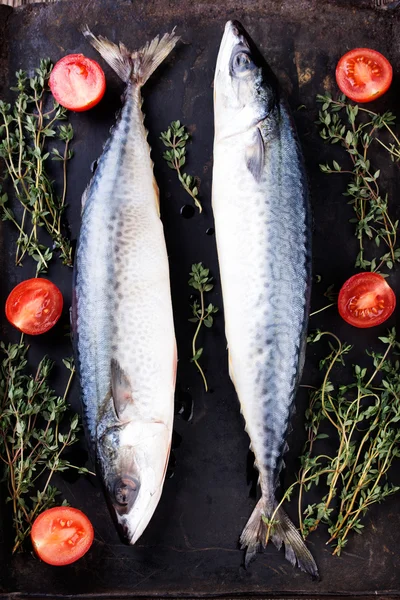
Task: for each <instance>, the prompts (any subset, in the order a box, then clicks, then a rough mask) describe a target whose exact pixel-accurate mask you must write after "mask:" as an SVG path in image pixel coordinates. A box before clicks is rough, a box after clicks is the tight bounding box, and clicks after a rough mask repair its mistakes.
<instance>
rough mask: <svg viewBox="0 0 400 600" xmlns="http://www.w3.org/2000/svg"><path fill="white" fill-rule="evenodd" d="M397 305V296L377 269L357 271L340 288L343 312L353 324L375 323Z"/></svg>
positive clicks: (341, 312) (342, 314)
mask: <svg viewBox="0 0 400 600" xmlns="http://www.w3.org/2000/svg"><path fill="white" fill-rule="evenodd" d="M395 307H396V296H395V294H394V292H393V290H392V288H391V287H390V286H389V284H388V283H387V282H386V279H384V278H383V277H382V275H379V274H378V273H357V275H353V277H350V279H348V280H347V281H346V282H345V283H344V284H343V287H342V289H341V290H340V292H339V299H338V308H339V313H340V316H341V317H342V318H343V319H344V320H345V321H346V322H347V323H350V325H354V327H361V328H366V327H374V326H375V325H380V324H381V323H383V322H384V321H386V319H388V318H389V317H390V315H391V314H392V313H393V311H394V309H395Z"/></svg>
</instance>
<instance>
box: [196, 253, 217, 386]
mask: <svg viewBox="0 0 400 600" xmlns="http://www.w3.org/2000/svg"><path fill="white" fill-rule="evenodd" d="M212 281H213V278H212V277H210V270H209V269H207V268H205V267H204V266H203V263H201V262H200V263H197V264H193V265H192V270H191V271H190V279H189V285H190V286H191V287H192V288H194V289H195V290H197V291H198V292H199V294H200V302H199V301H198V300H194V302H193V304H191V308H192V312H193V317H192V318H191V319H189V321H190V322H191V323H197V327H196V331H195V334H194V336H193V340H192V354H193V356H192V358H191V362H194V364H195V365H196V367H197V368H198V370H199V372H200V375H201V376H202V378H203V382H204V387H205V390H206V392H208V383H207V379H206V376H205V374H204V371H203V369H202V368H201V366H200V364H199V358H200V357H201V356H202V354H203V348H197V346H196V343H197V338H198V335H199V333H200V329H201V327H202V325H204V326H205V327H207V328H210V327H212V326H213V323H214V317H213V315H215V314H216V313H217V312H218V308H217V307H216V306H214V305H213V304H211V303H209V304H208V305H207V306H206V305H205V299H204V294H206V293H207V292H211V290H212V289H213V287H214V284H213V283H212Z"/></svg>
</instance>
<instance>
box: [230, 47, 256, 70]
mask: <svg viewBox="0 0 400 600" xmlns="http://www.w3.org/2000/svg"><path fill="white" fill-rule="evenodd" d="M254 66H255V65H254V63H253V61H252V59H251V57H250V55H249V54H248V53H247V52H244V51H241V52H238V53H237V54H235V56H234V57H233V60H232V70H233V71H234V72H235V73H244V72H246V71H248V70H251V69H253V68H254Z"/></svg>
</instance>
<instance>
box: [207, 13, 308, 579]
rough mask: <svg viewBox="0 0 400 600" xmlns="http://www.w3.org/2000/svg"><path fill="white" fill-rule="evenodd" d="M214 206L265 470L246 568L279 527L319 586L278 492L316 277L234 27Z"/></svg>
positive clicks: (227, 298) (292, 137)
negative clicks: (271, 522)
mask: <svg viewBox="0 0 400 600" xmlns="http://www.w3.org/2000/svg"><path fill="white" fill-rule="evenodd" d="M214 113H215V139H214V167H213V192H212V203H213V212H214V218H215V234H216V241H217V250H218V261H219V267H220V275H221V284H222V295H223V303H224V314H225V332H226V338H227V342H228V348H229V371H230V375H231V378H232V380H233V382H234V385H235V388H236V391H237V394H238V398H239V400H240V406H241V411H242V413H243V416H244V419H245V428H246V431H247V433H248V434H249V437H250V444H251V448H252V450H253V452H254V455H255V463H256V466H257V468H258V470H259V473H260V477H259V482H260V487H261V498H260V500H259V502H258V503H257V506H256V508H255V509H254V511H253V514H252V515H251V517H250V519H249V521H248V523H247V525H246V527H245V528H244V530H243V533H242V536H241V542H242V547H246V548H247V551H246V565H247V564H249V562H250V560H251V559H252V558H253V557H254V556H255V553H256V551H257V550H258V549H259V547H260V546H265V544H266V542H267V539H266V536H267V528H266V524H265V522H264V520H263V517H264V518H265V517H267V518H271V517H272V516H273V517H274V522H276V523H275V524H274V526H273V527H272V528H271V531H272V534H271V539H272V541H273V542H274V543H275V544H276V545H277V546H278V547H280V546H281V545H282V544H284V545H285V554H286V558H287V559H288V560H289V561H290V562H291V563H292V564H296V563H297V564H298V565H299V567H300V568H301V569H303V570H305V571H307V572H309V573H310V574H312V575H313V576H316V575H317V573H318V570H317V567H316V564H315V562H314V560H313V558H312V556H311V554H310V552H309V551H308V549H307V548H306V546H305V544H304V542H303V541H302V539H301V537H300V535H299V533H298V531H297V530H296V528H295V527H294V525H293V524H292V523H291V522H290V520H289V518H288V517H287V516H286V514H285V513H284V512H283V510H282V509H281V508H280V507H278V504H277V501H276V499H275V490H276V488H277V485H278V479H279V473H280V470H281V468H282V465H283V454H284V451H285V449H286V435H287V430H288V426H289V422H290V417H291V415H292V413H293V410H294V400H295V395H296V390H297V385H298V382H299V378H300V375H301V371H302V367H303V362H304V347H305V340H306V332H307V320H308V310H309V297H310V283H311V282H310V279H311V267H310V265H311V231H310V209H309V202H308V189H307V184H306V177H305V173H304V166H303V159H302V155H301V150H300V146H299V143H298V141H297V136H296V132H295V130H294V126H293V124H292V120H291V117H290V115H289V111H288V108H287V106H286V103H285V101H284V100H283V99H282V97H281V94H280V91H279V87H278V85H277V81H276V79H275V77H274V76H273V74H272V73H271V71H270V69H269V67H268V66H267V64H266V63H265V61H264V60H263V58H262V57H261V55H260V53H259V52H258V50H257V49H256V48H255V46H254V43H253V42H252V40H251V39H250V38H249V36H248V34H247V33H246V32H245V30H244V29H243V27H242V26H241V25H240V24H239V23H238V22H237V21H235V22H232V21H229V22H228V23H227V25H226V27H225V33H224V36H223V39H222V42H221V47H220V50H219V54H218V59H217V65H216V72H215V80H214Z"/></svg>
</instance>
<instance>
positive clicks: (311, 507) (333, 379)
mask: <svg viewBox="0 0 400 600" xmlns="http://www.w3.org/2000/svg"><path fill="white" fill-rule="evenodd" d="M327 338H328V339H329V342H328V343H329V353H328V354H327V355H326V356H325V358H323V359H322V360H321V361H320V370H321V371H322V372H323V374H324V376H323V380H322V383H321V386H320V387H318V388H317V389H314V390H313V391H312V393H311V397H310V404H309V408H308V410H307V412H306V430H307V442H306V445H305V448H304V452H303V455H302V456H301V459H300V460H301V469H300V472H299V474H298V477H297V481H296V482H295V483H294V484H293V485H292V486H290V487H289V488H288V490H287V492H286V494H285V495H284V498H283V499H282V502H283V500H285V499H289V498H290V497H291V495H292V493H293V491H294V489H295V488H297V487H298V489H299V496H298V514H299V521H300V530H301V533H302V535H303V537H304V538H306V537H307V536H308V535H309V533H310V532H312V531H314V530H315V529H317V527H318V526H319V525H320V524H321V523H324V524H325V525H327V527H328V533H329V536H330V537H329V540H328V542H327V543H331V544H332V545H333V547H334V550H333V553H334V554H336V555H340V553H341V551H342V549H343V548H344V547H345V545H346V544H347V542H348V536H349V534H350V532H352V531H354V532H356V533H361V532H362V529H363V527H364V525H363V523H362V519H363V517H365V515H366V513H367V511H368V509H369V508H370V507H371V506H372V505H373V504H376V503H379V502H382V501H383V500H384V499H385V498H387V497H388V496H391V495H392V494H394V493H395V492H397V491H398V490H399V489H400V488H399V486H395V485H392V484H391V483H390V482H389V481H388V478H387V474H388V470H389V469H390V467H391V465H392V462H393V460H394V459H395V458H396V457H399V456H400V427H399V421H400V362H399V360H398V358H397V356H398V355H399V351H400V342H399V341H398V340H397V339H396V331H395V330H394V329H392V330H391V331H390V332H389V333H388V335H387V337H380V338H379V340H380V342H381V343H382V344H383V345H384V347H383V350H382V351H381V352H369V351H367V355H368V356H369V357H370V361H371V366H370V367H362V366H361V365H354V366H353V375H352V378H351V383H349V384H344V383H343V378H344V367H345V357H347V356H349V355H350V353H351V350H352V347H351V346H349V345H348V344H344V343H342V342H341V341H340V340H339V339H338V338H337V336H335V335H334V334H333V333H330V332H317V333H315V334H314V335H312V336H310V338H309V342H310V343H312V344H314V343H317V342H319V341H320V340H321V339H327ZM323 438H329V439H330V443H331V450H330V452H329V453H326V452H324V453H321V452H320V450H319V444H318V441H319V440H321V439H323ZM316 486H318V490H319V491H321V490H324V492H323V496H322V498H321V501H320V502H317V503H313V504H308V505H307V502H306V501H305V497H306V494H307V492H308V491H309V490H310V489H311V488H313V487H316ZM305 504H306V506H304V505H305ZM275 514H276V513H274V514H273V515H272V517H271V519H269V520H267V523H268V525H269V532H268V534H270V533H271V530H272V529H273V525H274V521H273V519H274V517H275Z"/></svg>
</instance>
